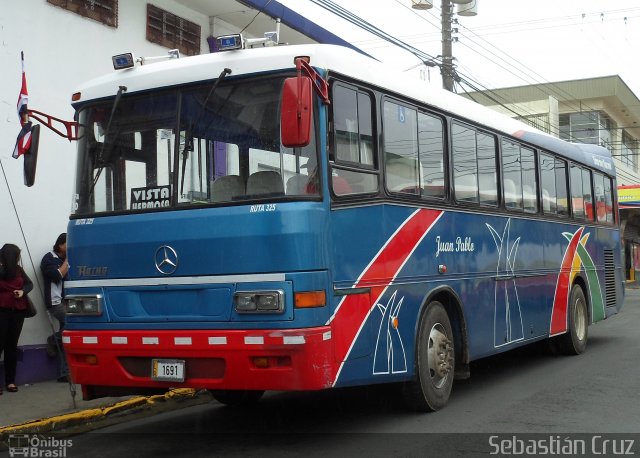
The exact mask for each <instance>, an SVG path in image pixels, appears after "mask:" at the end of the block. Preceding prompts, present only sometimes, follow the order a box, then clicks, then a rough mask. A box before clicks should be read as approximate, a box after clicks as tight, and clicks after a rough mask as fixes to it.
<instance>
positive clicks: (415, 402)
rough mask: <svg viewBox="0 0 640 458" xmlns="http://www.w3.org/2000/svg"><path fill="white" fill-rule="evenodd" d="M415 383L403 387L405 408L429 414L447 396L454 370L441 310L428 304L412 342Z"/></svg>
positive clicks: (452, 351)
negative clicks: (414, 339)
mask: <svg viewBox="0 0 640 458" xmlns="http://www.w3.org/2000/svg"><path fill="white" fill-rule="evenodd" d="M415 367H416V379H415V380H412V381H409V382H406V383H405V384H404V386H403V392H404V399H405V403H406V404H407V407H408V408H410V409H411V410H414V411H421V412H433V411H436V410H439V409H441V408H443V407H444V406H445V405H446V404H447V401H448V400H449V396H450V394H451V387H452V386H453V378H454V368H455V348H454V340H453V330H452V328H451V322H450V320H449V315H448V314H447V311H446V310H445V308H444V306H443V305H442V304H441V303H440V302H437V301H434V302H431V303H430V304H429V305H428V306H427V309H426V311H425V312H424V313H423V316H422V319H421V320H420V326H419V328H418V336H417V339H416V365H415Z"/></svg>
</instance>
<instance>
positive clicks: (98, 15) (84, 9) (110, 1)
mask: <svg viewBox="0 0 640 458" xmlns="http://www.w3.org/2000/svg"><path fill="white" fill-rule="evenodd" d="M47 3H51V4H52V5H55V6H59V7H60V8H64V9H65V10H68V11H71V12H73V13H76V14H79V15H80V16H84V17H87V18H89V19H93V20H94V21H98V22H102V23H103V24H105V25H108V26H110V27H118V0H47Z"/></svg>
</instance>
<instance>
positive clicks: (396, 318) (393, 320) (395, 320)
mask: <svg viewBox="0 0 640 458" xmlns="http://www.w3.org/2000/svg"><path fill="white" fill-rule="evenodd" d="M391 326H393V329H398V317H397V316H394V317H393V318H392V319H391Z"/></svg>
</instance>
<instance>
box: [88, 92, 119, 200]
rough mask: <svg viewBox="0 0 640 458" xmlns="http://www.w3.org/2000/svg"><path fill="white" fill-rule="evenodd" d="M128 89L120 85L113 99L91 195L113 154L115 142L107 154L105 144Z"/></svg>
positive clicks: (90, 191)
mask: <svg viewBox="0 0 640 458" xmlns="http://www.w3.org/2000/svg"><path fill="white" fill-rule="evenodd" d="M126 90H127V87H126V86H118V93H117V94H116V98H115V100H114V101H113V106H112V107H111V115H110V116H109V121H107V129H106V130H105V131H104V142H102V147H101V148H100V152H99V153H98V156H97V159H98V161H99V162H100V164H102V165H100V168H99V169H98V172H97V173H96V176H95V178H94V179H93V183H92V184H91V189H90V190H89V197H91V195H92V194H93V190H94V189H95V187H96V183H98V179H99V178H100V174H101V173H102V170H103V169H104V165H103V164H104V163H105V161H106V160H107V159H108V158H109V156H111V150H112V149H113V145H114V143H115V142H111V143H110V144H109V149H107V151H106V154H105V145H106V144H107V138H108V137H109V132H110V131H111V122H112V121H113V115H114V114H115V112H116V108H118V104H119V103H120V98H121V97H122V93H123V92H125V91H126Z"/></svg>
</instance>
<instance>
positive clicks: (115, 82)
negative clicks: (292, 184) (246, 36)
mask: <svg viewBox="0 0 640 458" xmlns="http://www.w3.org/2000/svg"><path fill="white" fill-rule="evenodd" d="M296 56H309V57H310V61H311V62H310V63H311V65H312V66H314V67H316V68H321V69H325V70H327V71H329V72H335V73H339V74H342V75H345V76H348V77H351V78H354V79H357V80H360V81H362V82H365V83H368V84H370V85H373V86H376V87H378V88H381V89H385V90H388V91H390V92H393V93H395V94H397V95H401V96H402V97H407V98H409V99H413V100H415V101H417V102H420V103H424V104H426V105H428V106H431V107H433V108H436V109H439V110H442V111H444V112H447V113H450V114H452V115H454V116H456V117H459V118H460V119H461V120H466V121H471V122H474V123H477V124H479V125H482V126H487V127H489V128H491V129H493V130H495V131H498V132H500V133H503V134H506V135H510V136H513V137H516V138H519V139H521V140H523V141H525V142H528V143H531V144H533V145H536V146H538V147H540V148H543V149H547V150H549V151H552V152H556V153H559V154H561V155H563V156H566V157H567V158H569V159H571V160H573V161H576V162H580V163H583V164H587V165H589V166H591V167H593V168H595V169H598V170H600V171H602V172H604V173H606V174H608V175H613V174H614V171H615V167H614V163H613V160H612V157H611V153H610V152H609V151H608V150H607V149H606V148H603V147H601V146H597V145H589V144H584V143H569V142H566V141H563V140H560V139H558V138H556V137H553V136H551V135H549V134H546V133H544V132H542V131H539V130H537V129H535V128H533V127H531V126H529V125H527V124H524V123H522V122H520V121H517V120H515V119H512V118H509V117H508V116H505V115H502V114H499V113H496V112H495V111H493V110H491V109H489V108H487V107H484V106H482V105H480V104H478V103H476V102H473V101H471V100H468V99H466V98H464V97H460V96H458V95H457V94H453V93H451V92H449V91H445V90H443V89H440V88H436V87H434V86H433V85H431V84H428V83H426V82H424V81H420V80H418V79H416V78H415V77H414V76H411V75H407V74H406V73H402V72H400V71H397V70H395V69H393V68H391V67H390V66H389V65H385V64H382V63H381V62H379V61H377V60H375V59H372V58H369V57H367V56H364V55H362V54H360V53H358V52H356V51H354V50H352V49H348V48H345V47H342V46H336V45H322V44H316V45H294V46H274V47H266V48H255V49H244V50H237V51H226V52H218V53H210V54H201V55H198V56H191V57H184V58H180V59H169V60H167V61H162V62H156V63H151V64H147V65H136V66H135V67H133V68H130V69H126V70H117V71H114V72H112V73H110V74H107V75H104V76H102V77H99V78H96V79H94V80H91V81H89V82H87V83H85V84H84V85H82V86H80V87H79V88H78V89H77V90H76V92H80V93H81V101H80V102H79V103H82V102H86V101H88V100H96V99H102V98H106V97H113V96H115V94H116V92H117V91H118V87H119V86H126V87H127V94H131V93H136V92H141V91H147V90H152V89H156V88H166V87H171V86H176V85H181V84H191V83H197V82H204V81H208V80H212V79H214V78H217V77H218V75H219V74H220V72H221V71H222V70H223V69H224V68H229V69H231V71H232V72H231V75H230V77H234V76H240V75H249V74H255V73H262V72H273V71H277V70H286V69H288V70H292V69H294V68H295V64H294V57H296Z"/></svg>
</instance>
